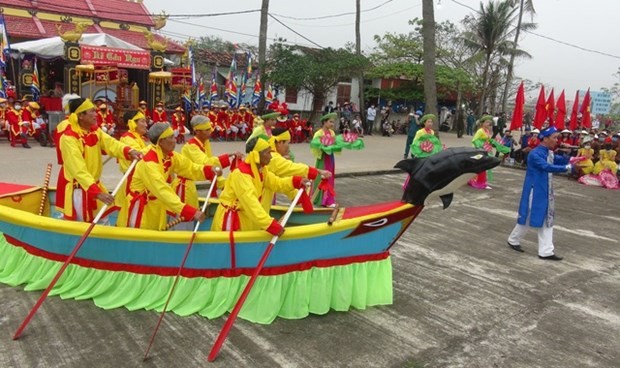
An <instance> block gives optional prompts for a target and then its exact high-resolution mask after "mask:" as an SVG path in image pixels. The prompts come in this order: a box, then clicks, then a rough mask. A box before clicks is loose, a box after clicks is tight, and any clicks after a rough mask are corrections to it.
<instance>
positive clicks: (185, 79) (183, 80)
mask: <svg viewBox="0 0 620 368" xmlns="http://www.w3.org/2000/svg"><path fill="white" fill-rule="evenodd" d="M170 72H171V73H172V84H171V86H172V88H179V89H182V90H183V91H185V89H186V88H189V87H191V86H192V70H191V69H190V68H173V69H171V70H170Z"/></svg>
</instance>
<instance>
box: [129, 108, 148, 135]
mask: <svg viewBox="0 0 620 368" xmlns="http://www.w3.org/2000/svg"><path fill="white" fill-rule="evenodd" d="M140 119H146V116H144V114H143V113H142V111H138V112H137V113H136V115H134V116H133V118H131V119H129V121H128V122H127V128H129V131H130V132H135V131H136V128H137V127H138V124H137V123H136V120H140Z"/></svg>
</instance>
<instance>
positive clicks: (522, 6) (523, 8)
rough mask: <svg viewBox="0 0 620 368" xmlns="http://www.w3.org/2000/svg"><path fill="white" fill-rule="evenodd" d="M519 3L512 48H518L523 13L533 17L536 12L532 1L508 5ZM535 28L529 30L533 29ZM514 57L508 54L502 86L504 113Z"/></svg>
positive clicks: (520, 1)
mask: <svg viewBox="0 0 620 368" xmlns="http://www.w3.org/2000/svg"><path fill="white" fill-rule="evenodd" d="M517 2H519V16H518V19H517V28H516V29H515V40H514V47H515V48H516V47H518V46H519V35H520V33H521V27H522V21H523V13H525V12H528V13H530V15H531V16H532V17H533V16H534V14H536V10H534V2H533V0H527V1H526V0H510V4H511V5H512V6H513V7H514V6H515V5H517ZM533 28H535V27H532V28H529V29H533ZM514 61H515V55H514V54H510V62H509V63H508V70H507V72H506V85H505V86H504V95H503V96H502V111H504V112H505V111H506V104H507V101H508V90H509V89H510V84H511V83H512V69H513V67H514Z"/></svg>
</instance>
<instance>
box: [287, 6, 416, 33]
mask: <svg viewBox="0 0 620 368" xmlns="http://www.w3.org/2000/svg"><path fill="white" fill-rule="evenodd" d="M420 6H422V3H420V4H417V5H414V6H410V7H408V8H405V9H401V10H399V11H397V12H394V13H389V14H386V15H382V16H380V17H376V18H371V19H366V20H365V21H363V22H361V24H366V23H370V22H374V21H376V20H381V19H384V18H387V17H391V16H392V15H396V14H401V13H403V12H405V11H407V10H411V9H415V8H417V7H420ZM289 24H293V25H296V26H299V27H306V28H340V27H350V26H353V25H355V23H346V24H333V25H329V26H327V25H306V24H299V23H289Z"/></svg>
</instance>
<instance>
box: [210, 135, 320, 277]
mask: <svg viewBox="0 0 620 368" xmlns="http://www.w3.org/2000/svg"><path fill="white" fill-rule="evenodd" d="M271 150H272V148H271V146H270V145H269V143H268V142H267V141H266V140H265V139H263V138H262V137H255V138H251V139H250V140H249V141H248V142H247V143H246V149H245V151H246V153H247V156H246V158H245V160H244V161H242V162H240V163H239V165H238V166H237V168H236V169H235V170H233V172H231V173H230V175H229V176H228V180H227V181H226V186H225V187H224V190H223V191H222V193H221V194H220V204H219V206H218V207H217V210H216V211H215V215H214V216H213V224H212V226H211V230H214V231H221V230H225V231H230V232H231V235H232V232H234V231H237V230H266V231H267V232H269V233H270V234H272V235H281V234H282V233H283V232H284V228H283V227H282V226H281V225H280V224H279V223H278V221H277V220H276V219H274V218H272V217H271V216H269V213H268V212H267V211H265V209H264V208H263V206H262V205H261V198H262V197H263V196H264V195H265V190H266V189H269V190H270V191H271V193H273V192H281V193H289V192H291V191H293V190H294V189H296V188H297V189H298V188H303V187H304V186H305V185H306V184H307V183H310V181H309V180H308V179H306V178H303V177H301V176H293V177H287V178H279V177H278V176H276V175H275V174H274V173H272V172H271V171H269V166H268V165H269V162H270V161H271V152H272V151H271ZM231 240H232V237H231ZM233 244H234V243H233ZM233 263H234V262H233ZM233 268H234V265H233Z"/></svg>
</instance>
